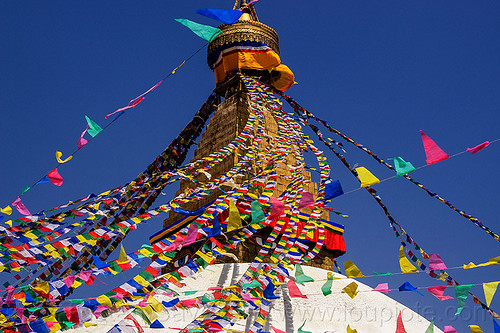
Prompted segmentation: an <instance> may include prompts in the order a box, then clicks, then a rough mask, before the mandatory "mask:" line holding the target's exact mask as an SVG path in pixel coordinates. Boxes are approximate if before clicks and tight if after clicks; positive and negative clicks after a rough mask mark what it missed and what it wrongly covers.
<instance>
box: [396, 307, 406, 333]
mask: <svg viewBox="0 0 500 333" xmlns="http://www.w3.org/2000/svg"><path fill="white" fill-rule="evenodd" d="M396 333H406V330H405V325H404V324H403V317H402V316H401V311H399V315H398V322H397V324H396Z"/></svg>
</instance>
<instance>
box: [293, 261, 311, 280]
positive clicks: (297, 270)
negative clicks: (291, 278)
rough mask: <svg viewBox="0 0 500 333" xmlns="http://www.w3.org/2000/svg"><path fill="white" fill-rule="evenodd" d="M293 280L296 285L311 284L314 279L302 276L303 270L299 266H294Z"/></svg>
mask: <svg viewBox="0 0 500 333" xmlns="http://www.w3.org/2000/svg"><path fill="white" fill-rule="evenodd" d="M295 280H296V281H297V282H298V283H304V282H313V281H314V279H313V278H312V277H310V276H307V275H305V274H304V270H303V269H302V266H301V265H300V264H295Z"/></svg>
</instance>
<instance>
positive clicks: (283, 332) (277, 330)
mask: <svg viewBox="0 0 500 333" xmlns="http://www.w3.org/2000/svg"><path fill="white" fill-rule="evenodd" d="M271 328H272V329H273V330H274V332H275V333H286V332H285V331H282V330H279V329H277V328H276V327H274V326H271Z"/></svg>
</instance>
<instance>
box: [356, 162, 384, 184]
mask: <svg viewBox="0 0 500 333" xmlns="http://www.w3.org/2000/svg"><path fill="white" fill-rule="evenodd" d="M356 172H357V173H358V178H359V181H360V182H361V187H368V186H371V185H375V184H378V183H380V180H379V179H378V178H377V177H375V176H374V175H373V174H372V173H371V172H370V171H368V169H367V168H365V167H359V168H356Z"/></svg>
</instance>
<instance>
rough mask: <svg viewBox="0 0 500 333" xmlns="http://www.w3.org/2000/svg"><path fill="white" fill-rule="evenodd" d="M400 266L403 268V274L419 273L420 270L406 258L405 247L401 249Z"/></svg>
mask: <svg viewBox="0 0 500 333" xmlns="http://www.w3.org/2000/svg"><path fill="white" fill-rule="evenodd" d="M399 266H400V267H401V273H403V274H405V273H418V269H417V268H416V267H415V266H413V265H412V263H411V262H410V260H408V258H406V255H405V251H404V249H403V245H401V247H400V248H399Z"/></svg>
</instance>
